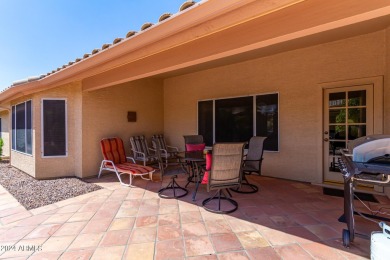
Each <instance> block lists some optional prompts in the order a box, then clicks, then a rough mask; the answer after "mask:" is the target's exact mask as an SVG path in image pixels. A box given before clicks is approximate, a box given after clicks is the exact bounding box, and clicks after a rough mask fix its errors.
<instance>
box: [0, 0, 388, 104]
mask: <svg viewBox="0 0 390 260" xmlns="http://www.w3.org/2000/svg"><path fill="white" fill-rule="evenodd" d="M389 26H390V5H389V2H388V0H364V1H358V2H357V1H354V0H344V1H338V0H328V1H321V0H306V1H305V0H284V1H254V0H243V1H233V0H213V1H202V2H200V3H199V4H198V6H196V7H195V8H192V9H189V10H188V11H185V12H184V13H180V14H178V15H174V16H173V17H171V18H169V19H167V20H164V21H163V22H161V23H160V24H158V26H152V27H150V28H148V29H147V30H145V31H142V32H140V33H138V34H136V36H133V37H132V38H129V39H127V40H125V41H123V42H121V43H120V44H117V45H115V46H112V47H110V48H107V49H105V50H102V51H100V52H99V53H98V54H95V55H93V56H91V57H89V58H86V59H83V60H82V61H81V62H78V63H75V64H73V65H70V66H69V67H66V68H65V69H63V70H60V71H58V72H57V73H54V74H51V75H49V76H46V77H44V78H42V79H40V80H36V81H33V82H28V83H25V84H21V85H17V86H15V87H11V88H9V89H7V90H5V91H4V92H2V93H0V102H6V101H9V100H11V99H14V98H16V97H18V96H23V95H27V94H31V93H34V92H37V91H42V90H44V89H49V88H54V87H58V86H61V85H64V84H67V83H70V82H74V81H82V85H83V90H84V91H93V90H96V89H100V88H104V87H109V86H112V85H115V84H119V83H123V82H128V81H133V80H137V79H142V78H147V77H162V78H164V77H171V76H174V75H180V74H185V73H189V72H193V71H198V70H202V69H208V68H212V67H217V66H222V65H226V64H230V63H235V62H240V61H245V60H248V59H253V58H257V57H262V56H268V55H272V54H276V53H279V52H283V51H288V50H293V49H297V48H302V47H306V46H311V45H315V44H320V43H325V42H330V41H334V40H337V39H342V38H347V37H352V36H355V35H359V34H365V33H369V32H374V31H378V30H381V29H385V28H387V27H389Z"/></svg>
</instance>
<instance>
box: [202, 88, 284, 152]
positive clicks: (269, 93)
mask: <svg viewBox="0 0 390 260" xmlns="http://www.w3.org/2000/svg"><path fill="white" fill-rule="evenodd" d="M272 94H276V95H277V96H278V98H277V100H278V101H277V102H278V104H277V105H278V119H277V120H278V132H277V136H278V146H277V150H276V151H271V150H264V152H267V153H279V152H280V93H279V92H265V93H258V94H250V95H241V96H229V97H223V98H208V99H201V100H198V101H197V108H196V109H197V111H196V112H197V117H196V119H197V120H196V124H197V125H196V127H197V133H198V134H199V102H202V101H213V143H215V127H216V125H215V124H216V122H215V101H216V100H222V99H232V98H242V97H252V100H253V103H252V104H253V126H252V127H253V136H256V132H257V128H256V127H257V126H256V112H257V111H256V97H257V96H265V95H272Z"/></svg>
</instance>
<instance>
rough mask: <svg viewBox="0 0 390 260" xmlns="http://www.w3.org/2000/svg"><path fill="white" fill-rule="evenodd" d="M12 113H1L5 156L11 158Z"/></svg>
mask: <svg viewBox="0 0 390 260" xmlns="http://www.w3.org/2000/svg"><path fill="white" fill-rule="evenodd" d="M9 115H10V113H9V112H8V111H1V112H0V118H1V129H0V131H1V138H2V139H3V154H2V155H3V156H9V155H10V153H11V148H10V116H9Z"/></svg>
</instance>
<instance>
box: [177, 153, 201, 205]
mask: <svg viewBox="0 0 390 260" xmlns="http://www.w3.org/2000/svg"><path fill="white" fill-rule="evenodd" d="M178 157H179V158H180V160H183V161H184V162H187V163H188V165H189V170H188V174H189V177H188V182H187V184H186V186H185V187H186V188H187V186H188V185H189V184H190V183H191V182H192V183H196V185H199V182H200V180H201V176H200V173H201V167H202V164H204V163H205V162H206V159H205V155H204V153H203V150H202V151H191V152H181V153H179V154H178ZM195 195H196V191H194V192H193V194H192V200H195Z"/></svg>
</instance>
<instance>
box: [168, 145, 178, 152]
mask: <svg viewBox="0 0 390 260" xmlns="http://www.w3.org/2000/svg"><path fill="white" fill-rule="evenodd" d="M167 148H171V149H173V150H175V151H176V152H179V148H178V147H176V146H170V145H167Z"/></svg>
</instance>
